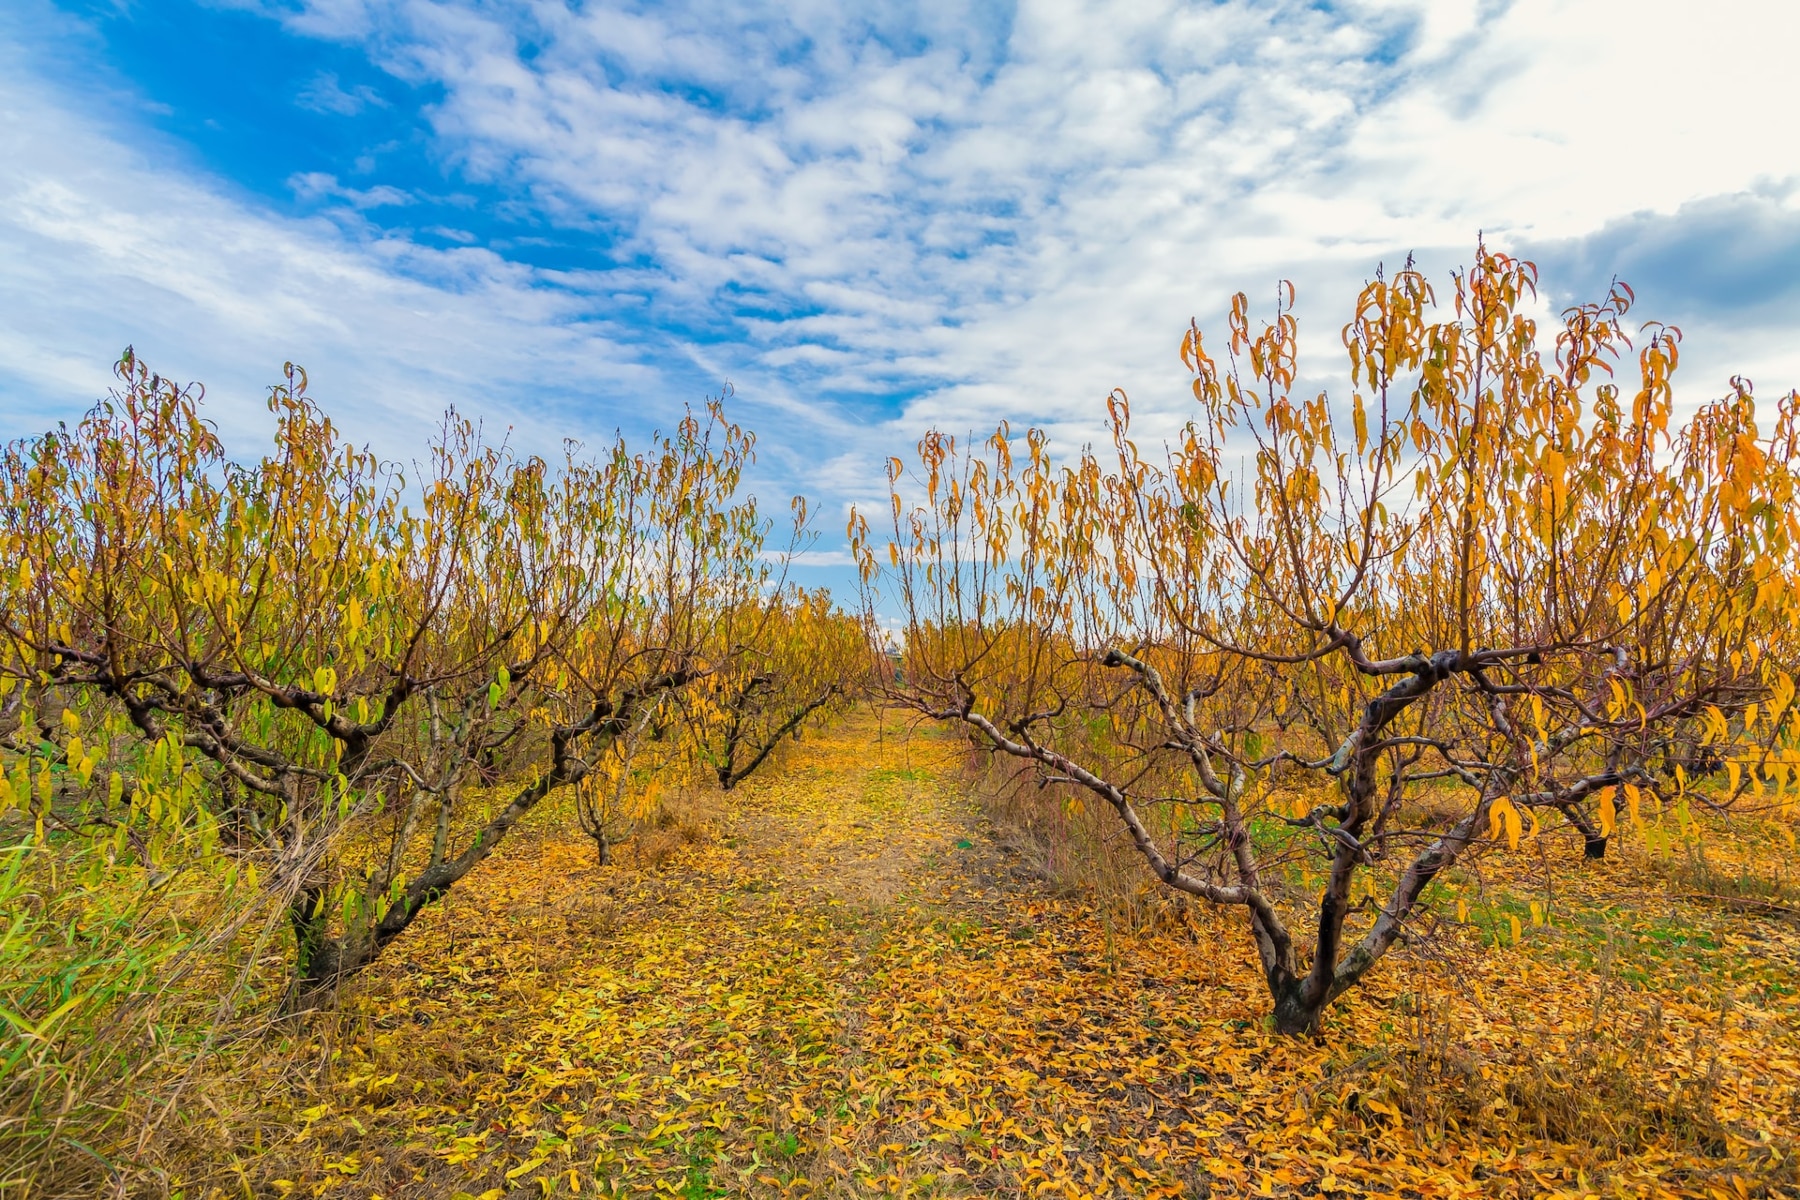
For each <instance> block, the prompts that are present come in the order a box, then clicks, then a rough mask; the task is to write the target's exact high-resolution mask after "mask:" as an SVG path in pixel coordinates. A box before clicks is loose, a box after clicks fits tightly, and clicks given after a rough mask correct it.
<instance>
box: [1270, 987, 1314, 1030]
mask: <svg viewBox="0 0 1800 1200" xmlns="http://www.w3.org/2000/svg"><path fill="white" fill-rule="evenodd" d="M1304 991H1305V980H1304V978H1301V979H1296V980H1294V981H1293V982H1292V983H1290V984H1289V985H1288V986H1287V987H1284V988H1283V989H1282V990H1281V992H1280V993H1279V994H1277V995H1276V997H1275V1009H1274V1013H1273V1016H1274V1019H1275V1032H1276V1033H1284V1034H1287V1035H1288V1036H1290V1037H1299V1036H1300V1035H1302V1034H1309V1033H1315V1032H1317V1031H1318V1028H1319V1015H1320V1014H1321V1013H1322V1012H1324V1011H1325V1005H1324V1004H1308V1003H1307V1002H1306V1000H1305V998H1304V995H1303V993H1304Z"/></svg>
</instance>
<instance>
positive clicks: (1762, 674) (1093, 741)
mask: <svg viewBox="0 0 1800 1200" xmlns="http://www.w3.org/2000/svg"><path fill="white" fill-rule="evenodd" d="M1535 294H1536V271H1535V268H1534V267H1533V266H1532V265H1531V264H1529V263H1525V262H1520V261H1516V260H1514V259H1511V258H1509V257H1507V256H1505V255H1503V254H1498V253H1494V252H1491V251H1488V250H1486V249H1485V248H1484V249H1482V250H1480V251H1479V253H1478V255H1477V258H1476V260H1475V262H1474V265H1473V266H1472V267H1470V268H1469V269H1468V270H1466V271H1463V272H1460V273H1457V274H1456V275H1455V276H1454V277H1453V279H1452V281H1451V287H1450V292H1449V301H1450V303H1449V304H1448V306H1447V309H1448V311H1445V310H1444V309H1443V308H1440V307H1439V306H1438V302H1437V298H1436V296H1435V295H1434V292H1433V289H1432V288H1431V287H1430V285H1429V284H1428V283H1427V281H1426V280H1425V279H1424V278H1423V277H1422V276H1421V275H1420V274H1419V273H1417V272H1415V271H1414V270H1412V269H1411V266H1410V263H1409V264H1408V269H1406V270H1404V271H1401V272H1400V273H1398V274H1396V275H1395V276H1393V277H1392V278H1386V277H1383V276H1381V275H1378V276H1377V278H1376V279H1375V280H1374V282H1372V283H1370V284H1368V285H1367V286H1366V287H1365V288H1364V289H1363V291H1362V294H1361V295H1360V296H1359V297H1358V299H1357V302H1356V306H1355V309H1354V311H1353V313H1352V315H1351V319H1350V321H1349V323H1348V324H1347V325H1345V326H1344V328H1343V344H1344V346H1345V348H1346V349H1347V350H1348V353H1349V386H1348V387H1347V388H1346V389H1345V390H1346V392H1347V395H1344V394H1340V395H1339V396H1338V397H1336V398H1333V397H1330V396H1328V395H1325V394H1319V395H1317V396H1312V397H1307V396H1296V395H1295V394H1294V392H1293V389H1294V386H1295V381H1296V371H1297V361H1298V329H1297V323H1296V320H1295V317H1294V314H1293V310H1292V305H1293V293H1292V290H1291V288H1288V287H1286V286H1285V285H1284V287H1283V289H1282V291H1281V294H1280V298H1279V302H1278V304H1277V309H1276V313H1275V319H1274V321H1273V322H1271V323H1269V324H1266V325H1263V326H1261V327H1260V328H1259V327H1253V325H1252V322H1251V320H1250V316H1249V310H1248V303H1247V301H1246V299H1245V297H1244V296H1243V295H1241V294H1240V295H1238V296H1237V297H1236V298H1235V300H1234V301H1233V304H1232V309H1231V314H1230V321H1229V333H1228V339H1227V349H1228V352H1227V355H1226V360H1225V362H1224V363H1223V364H1221V363H1219V362H1218V361H1216V360H1215V359H1214V358H1213V356H1212V355H1211V354H1210V353H1209V352H1208V350H1207V348H1206V347H1205V345H1204V343H1203V340H1202V337H1201V332H1200V330H1199V328H1198V326H1190V328H1189V330H1188V331H1187V333H1186V335H1185V336H1184V337H1183V339H1182V344H1181V355H1182V359H1183V361H1184V362H1185V363H1186V365H1187V366H1188V368H1189V369H1190V370H1191V371H1192V373H1193V393H1194V398H1195V400H1196V402H1197V404H1198V412H1197V413H1196V414H1195V415H1194V417H1193V419H1192V420H1191V421H1190V422H1189V423H1188V424H1187V425H1186V426H1185V427H1184V428H1183V429H1181V430H1180V431H1179V433H1178V435H1177V436H1176V437H1175V439H1174V441H1173V443H1172V444H1171V445H1169V446H1168V447H1167V448H1166V449H1165V450H1163V451H1159V452H1157V453H1154V454H1152V453H1149V452H1147V451H1146V450H1145V449H1143V448H1141V447H1140V445H1139V444H1138V442H1137V441H1136V440H1135V439H1134V436H1133V433H1132V429H1131V423H1130V421H1131V418H1130V410H1129V406H1128V404H1127V401H1126V398H1125V396H1124V395H1123V394H1122V393H1118V392H1115V393H1114V394H1113V396H1112V398H1111V399H1110V401H1109V404H1108V410H1109V416H1110V428H1111V431H1112V448H1111V452H1110V453H1109V454H1108V455H1107V456H1106V457H1105V459H1104V460H1103V459H1102V457H1101V456H1099V455H1097V454H1095V453H1093V452H1091V451H1088V452H1083V453H1081V454H1079V455H1077V456H1075V458H1074V459H1073V460H1072V461H1071V462H1070V463H1069V465H1067V466H1060V467H1059V466H1058V465H1057V464H1056V463H1055V462H1054V461H1053V459H1052V457H1051V454H1050V448H1049V445H1048V441H1047V438H1046V437H1045V435H1044V434H1042V433H1040V432H1038V431H1036V430H1033V431H1031V432H1029V433H1027V434H1026V435H1025V437H1024V438H1023V439H1022V442H1023V444H1022V445H1021V444H1020V441H1019V440H1018V439H1015V438H1013V437H1012V436H1011V435H1010V433H1009V431H1008V430H1007V429H1006V428H1004V427H1003V428H1002V429H1001V430H1000V431H999V432H997V433H996V434H995V435H994V436H993V437H992V438H990V439H988V441H987V442H986V444H985V445H984V446H982V447H979V448H976V449H973V450H968V449H961V448H959V447H958V446H957V445H956V443H955V441H954V440H953V439H952V438H950V437H948V436H946V435H944V434H942V433H935V432H934V433H932V434H930V435H928V436H927V437H926V438H925V439H924V440H923V441H922V442H921V443H920V446H919V458H918V465H917V468H916V470H915V471H913V472H911V473H908V471H907V470H906V468H905V466H904V464H902V463H901V461H900V460H898V459H895V460H892V462H891V464H890V470H889V479H890V483H891V484H892V493H893V495H892V510H891V518H892V536H891V538H889V539H886V543H887V544H886V545H881V544H880V541H879V540H878V539H877V538H875V537H873V536H872V535H871V534H870V531H869V528H868V524H867V519H866V517H865V516H863V515H861V514H857V515H854V516H853V517H852V522H851V530H850V532H851V537H852V541H853V544H854V545H855V547H856V552H857V554H858V557H859V561H860V563H861V570H862V574H863V578H864V581H865V597H866V603H867V604H868V605H869V606H870V608H871V611H873V607H874V605H875V604H876V603H877V602H878V597H880V598H886V599H891V600H892V601H893V602H894V603H896V604H897V606H898V608H899V609H900V611H901V612H902V613H903V614H904V617H905V621H906V642H905V663H904V670H903V672H902V673H901V674H902V677H903V679H904V684H903V685H900V686H898V687H897V688H896V691H895V696H896V698H897V699H898V700H899V701H900V702H901V703H903V704H906V705H909V706H911V707H912V708H914V709H916V710H917V711H919V712H921V713H924V714H928V715H929V716H932V717H935V718H939V719H942V720H946V721H955V722H961V723H963V724H964V725H966V726H967V727H969V728H970V730H971V731H972V733H973V734H974V735H975V736H976V738H977V740H978V741H979V742H981V743H982V744H985V745H986V746H988V747H989V748H990V749H991V750H992V751H994V752H997V753H1000V754H1003V755H1010V756H1013V757H1014V758H1016V759H1018V760H1022V762H1023V763H1024V764H1027V765H1028V766H1029V768H1030V769H1033V770H1035V771H1036V772H1037V773H1038V774H1039V775H1040V777H1041V778H1042V779H1043V780H1044V781H1046V782H1047V783H1052V784H1055V785H1057V786H1058V787H1060V788H1062V789H1064V790H1065V791H1066V792H1067V793H1068V794H1069V795H1071V796H1074V795H1087V796H1090V797H1093V798H1097V799H1098V801H1100V802H1103V803H1104V804H1105V805H1106V806H1108V807H1110V809H1111V810H1112V811H1113V812H1114V813H1116V815H1117V819H1118V820H1119V821H1120V822H1121V823H1122V825H1123V828H1124V830H1125V831H1126V832H1127V833H1128V834H1129V836H1130V838H1131V841H1132V842H1133V844H1134V845H1135V846H1136V848H1137V850H1138V851H1139V852H1140V853H1141V854H1142V856H1143V858H1144V860H1145V861H1146V863H1147V864H1148V866H1149V868H1150V869H1151V871H1152V872H1153V873H1154V874H1155V875H1156V877H1157V878H1159V879H1160V880H1162V881H1163V882H1164V883H1165V884H1167V885H1168V886H1169V887H1171V888H1174V889H1176V890H1178V891H1180V892H1184V893H1187V894H1190V895H1193V896H1197V897H1201V898H1204V899H1206V900H1209V901H1212V902H1214V903H1217V904H1221V905H1228V906H1233V907H1237V908H1240V909H1242V910H1243V912H1244V913H1245V916H1246V920H1247V924H1248V927H1249V931H1250V933H1251V935H1252V938H1253V940H1254V943H1255V948H1256V954H1257V957H1258V960H1259V962H1260V964H1261V967H1262V971H1263V974H1264V977H1265V978H1266V980H1267V984H1268V989H1269V994H1270V996H1271V999H1272V1002H1273V1009H1274V1023H1275V1026H1276V1028H1278V1029H1280V1030H1283V1031H1285V1032H1288V1033H1301V1032H1305V1031H1309V1030H1313V1029H1316V1028H1317V1026H1318V1023H1319V1021H1320V1017H1321V1014H1322V1013H1323V1012H1324V1011H1325V1010H1326V1008H1327V1006H1328V1005H1330V1004H1331V1002H1332V1001H1333V1000H1334V999H1335V998H1336V997H1338V996H1340V995H1341V994H1343V993H1344V992H1345V991H1346V990H1347V989H1349V988H1351V987H1353V986H1355V984H1356V983H1357V981H1358V980H1359V979H1361V978H1362V977H1363V976H1364V974H1365V973H1366V972H1367V971H1368V970H1369V969H1370V968H1371V967H1372V966H1373V965H1374V964H1375V963H1376V962H1377V961H1378V960H1379V959H1380V958H1381V956H1382V955H1383V953H1384V952H1385V951H1386V950H1387V949H1388V948H1389V947H1390V946H1391V945H1392V944H1393V943H1394V941H1395V940H1396V939H1397V938H1399V937H1400V936H1401V935H1402V933H1403V931H1404V930H1405V929H1406V927H1407V924H1408V922H1409V920H1411V919H1413V918H1414V917H1415V915H1416V914H1417V913H1418V911H1419V908H1420V904H1421V897H1422V896H1424V895H1425V893H1426V889H1427V887H1428V886H1429V885H1430V884H1431V883H1432V881H1433V880H1434V879H1437V878H1438V877H1439V876H1440V875H1442V874H1443V873H1444V872H1445V871H1446V869H1448V868H1449V867H1450V866H1451V865H1452V864H1454V863H1456V862H1457V860H1458V859H1459V857H1461V856H1463V855H1465V854H1468V853H1470V852H1471V851H1472V850H1476V849H1478V848H1479V847H1480V846H1481V845H1482V844H1483V843H1484V842H1492V841H1494V840H1503V841H1506V842H1510V843H1512V844H1514V845H1516V844H1517V843H1518V842H1519V841H1520V839H1521V838H1531V837H1535V836H1539V835H1540V833H1544V834H1548V832H1549V831H1550V830H1551V829H1553V828H1556V827H1557V826H1559V825H1561V824H1563V823H1566V824H1568V825H1572V826H1573V827H1574V828H1575V829H1577V830H1578V831H1579V832H1580V834H1581V836H1582V838H1583V840H1584V844H1585V845H1586V847H1587V848H1588V853H1589V854H1597V853H1600V852H1602V850H1603V848H1604V844H1605V840H1606V839H1607V838H1609V837H1611V836H1613V834H1614V832H1615V830H1616V829H1618V828H1619V827H1620V825H1621V823H1623V822H1626V821H1639V820H1648V819H1650V818H1651V816H1652V815H1653V814H1654V813H1660V812H1661V811H1662V810H1663V808H1664V807H1670V808H1676V809H1680V810H1681V812H1682V813H1683V814H1685V813H1686V811H1687V809H1686V807H1685V806H1689V805H1701V804H1707V805H1724V804H1730V803H1750V802H1754V801H1755V800H1756V798H1757V796H1758V795H1759V794H1763V793H1765V791H1766V792H1767V794H1766V795H1764V796H1763V802H1764V803H1767V804H1770V805H1781V806H1784V807H1782V808H1781V811H1782V812H1783V814H1784V815H1785V819H1787V820H1789V821H1791V820H1792V819H1793V817H1794V808H1793V802H1792V798H1791V789H1790V790H1789V791H1787V792H1785V793H1784V792H1782V789H1781V785H1782V784H1784V783H1787V782H1789V780H1790V777H1791V773H1792V771H1793V765H1792V764H1793V763H1794V762H1795V761H1796V759H1795V757H1794V755H1793V749H1792V748H1793V746H1794V734H1795V724H1796V722H1795V706H1794V683H1793V669H1794V668H1793V652H1794V645H1795V629H1796V625H1797V624H1800V604H1797V603H1796V598H1795V593H1794V590H1793V585H1794V582H1795V559H1794V554H1795V547H1796V544H1797V542H1800V506H1797V505H1796V497H1795V494H1794V468H1795V463H1796V450H1797V444H1796V439H1797V427H1796V408H1797V407H1800V401H1797V400H1796V397H1795V396H1794V395H1793V394H1789V395H1787V396H1785V397H1782V398H1780V399H1778V400H1775V401H1773V402H1768V401H1765V402H1763V403H1762V404H1760V405H1759V404H1758V403H1757V402H1756V401H1755V399H1754V398H1753V396H1752V393H1751V389H1750V386H1749V384H1748V383H1747V382H1744V381H1735V382H1734V384H1733V387H1732V391H1731V394H1729V395H1728V396H1726V397H1724V398H1723V399H1720V400H1716V401H1713V402H1710V403H1707V404H1704V405H1702V406H1700V408H1699V409H1698V411H1696V412H1694V413H1693V415H1692V416H1691V418H1690V419H1689V420H1688V421H1687V422H1686V423H1685V424H1679V423H1677V422H1676V420H1675V398H1674V393H1673V391H1672V387H1671V380H1672V375H1673V373H1674V371H1675V368H1676V364H1677V348H1678V344H1679V342H1678V332H1677V331H1676V330H1674V329H1671V328H1665V327H1662V326H1658V325H1655V324H1650V325H1646V326H1644V327H1643V328H1642V330H1641V331H1639V332H1637V333H1636V334H1635V341H1636V345H1635V346H1634V344H1633V337H1632V336H1628V333H1627V329H1626V327H1625V316H1626V313H1627V310H1628V309H1629V307H1630V305H1631V299H1632V297H1631V293H1630V291H1629V290H1628V289H1627V288H1625V287H1624V286H1623V285H1619V286H1616V287H1614V288H1613V289H1612V291H1611V292H1610V294H1609V295H1608V296H1607V297H1606V298H1605V299H1603V300H1601V301H1599V302H1597V303H1592V304H1585V305H1581V306H1579V307H1575V308H1571V309H1569V310H1568V311H1567V312H1565V313H1564V314H1563V316H1562V320H1561V322H1560V323H1559V324H1558V326H1556V327H1555V328H1554V329H1551V330H1542V329H1540V328H1539V327H1538V325H1537V323H1536V322H1535V321H1534V320H1533V318H1532V317H1531V316H1530V315H1528V314H1529V312H1530V310H1531V306H1532V301H1533V298H1534V296H1535ZM1633 349H1635V351H1636V353H1635V361H1633V359H1632V358H1631V357H1630V354H1629V352H1630V351H1632V350H1633ZM1625 362H1632V364H1633V366H1634V367H1635V370H1633V371H1632V372H1631V376H1632V377H1631V379H1630V382H1629V383H1628V384H1625V385H1624V386H1621V384H1620V383H1618V382H1615V381H1614V372H1615V369H1617V368H1618V367H1619V366H1620V365H1621V364H1622V363H1625ZM1693 730H1700V731H1702V733H1701V738H1702V739H1703V740H1704V742H1705V743H1706V749H1707V752H1708V753H1709V754H1710V755H1711V756H1712V757H1713V758H1714V759H1715V760H1717V761H1718V762H1720V763H1721V764H1725V766H1724V768H1723V769H1724V770H1725V771H1726V772H1727V773H1728V775H1729V785H1728V786H1726V787H1725V788H1723V789H1717V788H1708V789H1702V788H1700V787H1699V786H1698V781H1697V780H1696V779H1695V777H1694V776H1693V774H1692V773H1691V772H1690V771H1689V770H1688V769H1687V768H1686V767H1685V766H1683V765H1682V764H1680V763H1676V764H1674V765H1673V768H1672V770H1669V771H1668V772H1666V773H1665V771H1664V770H1661V769H1659V767H1662V766H1667V765H1668V764H1667V763H1666V762H1665V759H1666V755H1665V754H1664V752H1663V751H1664V748H1665V746H1666V744H1667V743H1668V742H1669V741H1670V740H1671V739H1672V738H1675V737H1677V736H1678V735H1680V736H1687V735H1688V733H1689V731H1693ZM1427 794H1429V796H1430V797H1431V801H1432V802H1431V804H1430V805H1429V806H1424V805H1421V804H1420V803H1419V801H1420V800H1421V799H1422V798H1423V797H1424V796H1426V795H1427ZM1446 805H1448V806H1450V809H1451V811H1452V813H1453V815H1452V816H1451V817H1450V818H1449V819H1447V820H1443V821H1438V822H1428V821H1427V820H1425V819H1424V818H1423V817H1422V816H1421V815H1420V814H1421V810H1422V809H1424V808H1427V807H1429V808H1430V809H1431V810H1433V811H1436V812H1439V813H1441V812H1442V811H1443V810H1444V807H1445V806H1446Z"/></svg>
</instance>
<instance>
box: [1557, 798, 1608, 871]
mask: <svg viewBox="0 0 1800 1200" xmlns="http://www.w3.org/2000/svg"><path fill="white" fill-rule="evenodd" d="M1562 811H1563V816H1565V817H1567V818H1569V824H1571V825H1573V826H1574V827H1575V828H1576V830H1577V831H1578V832H1579V833H1580V834H1581V853H1582V857H1583V858H1593V859H1600V858H1605V857H1606V835H1605V834H1604V833H1601V832H1600V827H1599V826H1598V825H1595V824H1594V823H1593V822H1592V821H1590V820H1588V818H1587V814H1586V813H1584V812H1582V811H1581V807H1580V806H1579V805H1575V804H1571V805H1568V806H1567V807H1565V808H1564V809H1563V810H1562Z"/></svg>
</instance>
